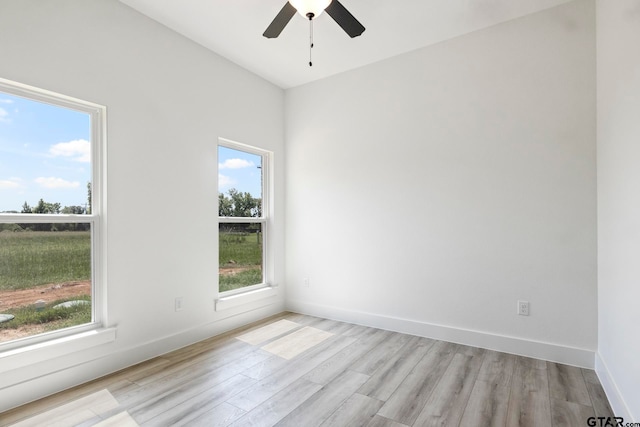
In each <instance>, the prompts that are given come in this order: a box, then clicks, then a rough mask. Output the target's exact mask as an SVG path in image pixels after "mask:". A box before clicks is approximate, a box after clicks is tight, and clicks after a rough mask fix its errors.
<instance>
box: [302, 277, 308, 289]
mask: <svg viewBox="0 0 640 427" xmlns="http://www.w3.org/2000/svg"><path fill="white" fill-rule="evenodd" d="M302 286H303V287H305V288H308V287H309V278H308V277H305V278H304V279H303V280H302Z"/></svg>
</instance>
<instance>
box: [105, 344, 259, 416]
mask: <svg viewBox="0 0 640 427" xmlns="http://www.w3.org/2000/svg"><path fill="white" fill-rule="evenodd" d="M243 354H244V353H243ZM266 357H269V356H267V355H265V354H262V353H259V352H255V351H254V352H252V353H249V354H246V355H244V356H243V357H240V358H237V359H230V360H227V361H226V362H225V363H221V362H213V361H212V362H211V363H210V365H211V366H209V364H198V365H194V366H190V367H189V371H188V372H185V371H183V370H177V371H173V372H174V375H168V376H163V377H160V378H158V379H157V380H156V381H154V382H151V383H147V384H146V385H144V386H142V387H140V388H138V389H136V390H133V391H131V392H129V393H126V394H123V395H121V396H118V401H119V402H120V403H121V404H122V405H125V406H126V407H128V408H131V409H132V410H134V413H135V410H138V409H139V408H140V407H144V406H149V405H151V402H153V401H156V400H158V401H165V400H166V401H172V402H173V401H175V399H176V398H183V397H184V396H185V395H186V396H188V393H189V392H191V393H194V392H197V391H196V390H200V389H201V388H203V387H212V386H215V385H216V384H219V383H222V382H224V381H227V380H229V379H230V378H233V377H234V376H236V375H238V374H240V373H242V371H244V370H245V369H247V368H248V367H250V366H253V365H254V364H256V363H259V362H260V361H262V360H264V359H265V358H266ZM214 366H215V368H214ZM149 396H152V397H151V398H150V397H149ZM178 403H179V402H178Z"/></svg>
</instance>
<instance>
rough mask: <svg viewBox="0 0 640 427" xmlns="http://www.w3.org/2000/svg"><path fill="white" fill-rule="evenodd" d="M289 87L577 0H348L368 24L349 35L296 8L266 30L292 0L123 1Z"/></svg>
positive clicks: (324, 16) (325, 19)
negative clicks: (276, 28) (278, 29)
mask: <svg viewBox="0 0 640 427" xmlns="http://www.w3.org/2000/svg"><path fill="white" fill-rule="evenodd" d="M120 1H121V2H123V3H125V4H127V5H129V6H130V7H132V8H134V9H136V10H138V11H139V12H141V13H143V14H145V15H147V16H149V17H150V18H152V19H154V20H156V21H158V22H160V23H162V24H164V25H166V26H167V27H169V28H171V29H173V30H175V31H177V32H178V33H180V34H183V35H184V36H186V37H188V38H190V39H192V40H194V41H195V42H197V43H199V44H201V45H203V46H205V47H207V48H209V49H211V50H212V51H214V52H216V53H218V54H219V55H221V56H223V57H225V58H227V59H229V60H230V61H233V62H235V63H236V64H238V65H240V66H242V67H244V68H246V69H248V70H250V71H252V72H254V73H256V74H258V75H260V76H262V77H263V78H265V79H266V80H269V81H271V82H272V83H275V84H276V85H278V86H280V87H282V88H285V89H286V88H290V87H294V86H299V85H302V84H304V83H308V82H311V81H314V80H318V79H321V78H324V77H327V76H331V75H333V74H337V73H341V72H343V71H347V70H350V69H354V68H357V67H361V66H364V65H367V64H370V63H373V62H377V61H380V60H382V59H385V58H389V57H392V56H395V55H399V54H401V53H404V52H408V51H411V50H414V49H418V48H421V47H424V46H427V45H431V44H434V43H438V42H441V41H443V40H447V39H450V38H453V37H456V36H460V35H462V34H466V33H469V32H471V31H475V30H478V29H481V28H486V27H489V26H491V25H495V24H498V23H500V22H504V21H508V20H511V19H514V18H518V17H521V16H524V15H527V14H530V13H534V12H538V11H541V10H543V9H547V8H550V7H554V6H557V5H560V4H562V3H567V2H568V1H571V0H340V1H341V3H342V4H343V5H344V6H345V7H346V8H347V9H348V10H349V11H350V12H351V13H352V14H353V15H354V16H355V17H356V18H357V19H358V20H359V21H360V22H361V23H362V24H363V25H364V26H365V27H366V31H365V32H364V33H363V34H362V36H360V37H356V38H354V39H351V38H349V36H347V34H346V33H345V32H344V31H343V30H342V29H341V28H340V27H339V26H338V24H336V23H335V22H334V21H333V20H332V19H331V17H330V16H329V15H327V14H326V13H323V14H322V15H320V16H319V17H317V18H316V19H315V20H314V34H315V48H314V49H313V67H309V64H308V62H309V23H308V21H307V20H306V19H305V18H303V17H302V16H300V15H298V14H296V16H294V17H293V19H292V20H291V21H290V22H289V24H288V25H287V27H286V28H285V29H284V31H283V32H282V34H280V37H278V38H276V39H266V38H265V37H263V36H262V33H263V32H264V30H265V29H266V28H267V26H268V25H269V23H270V22H271V21H272V20H273V18H274V17H275V16H276V14H277V13H278V12H279V11H280V9H281V8H282V6H283V5H284V4H285V0H179V1H178V0H120Z"/></svg>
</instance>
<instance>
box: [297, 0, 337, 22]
mask: <svg viewBox="0 0 640 427" xmlns="http://www.w3.org/2000/svg"><path fill="white" fill-rule="evenodd" d="M331 1H332V0H289V3H291V6H293V7H295V8H296V10H297V11H298V13H299V14H300V15H302V16H304V17H305V18H308V17H309V14H310V13H312V14H313V16H312V18H316V17H318V16H319V15H320V14H321V13H322V12H323V11H324V10H325V9H326V8H327V7H328V6H329V5H330V4H331Z"/></svg>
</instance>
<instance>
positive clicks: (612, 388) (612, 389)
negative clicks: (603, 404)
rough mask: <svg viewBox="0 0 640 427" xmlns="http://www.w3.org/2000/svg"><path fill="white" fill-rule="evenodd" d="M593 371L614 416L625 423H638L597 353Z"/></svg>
mask: <svg viewBox="0 0 640 427" xmlns="http://www.w3.org/2000/svg"><path fill="white" fill-rule="evenodd" d="M595 370H596V374H597V375H598V378H599V379H600V383H601V384H602V388H604V392H605V394H606V395H607V398H608V399H609V403H610V404H611V409H613V413H614V414H615V416H616V417H623V418H624V420H625V422H633V421H636V422H637V421H640V420H634V419H633V417H632V415H631V410H630V409H629V406H628V405H627V403H626V402H625V400H624V398H623V397H622V394H621V393H620V389H618V386H617V384H616V382H615V381H614V379H613V377H612V376H611V371H609V368H608V367H607V364H606V363H605V362H604V360H603V359H602V356H601V355H600V353H599V352H598V353H596V367H595Z"/></svg>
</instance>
